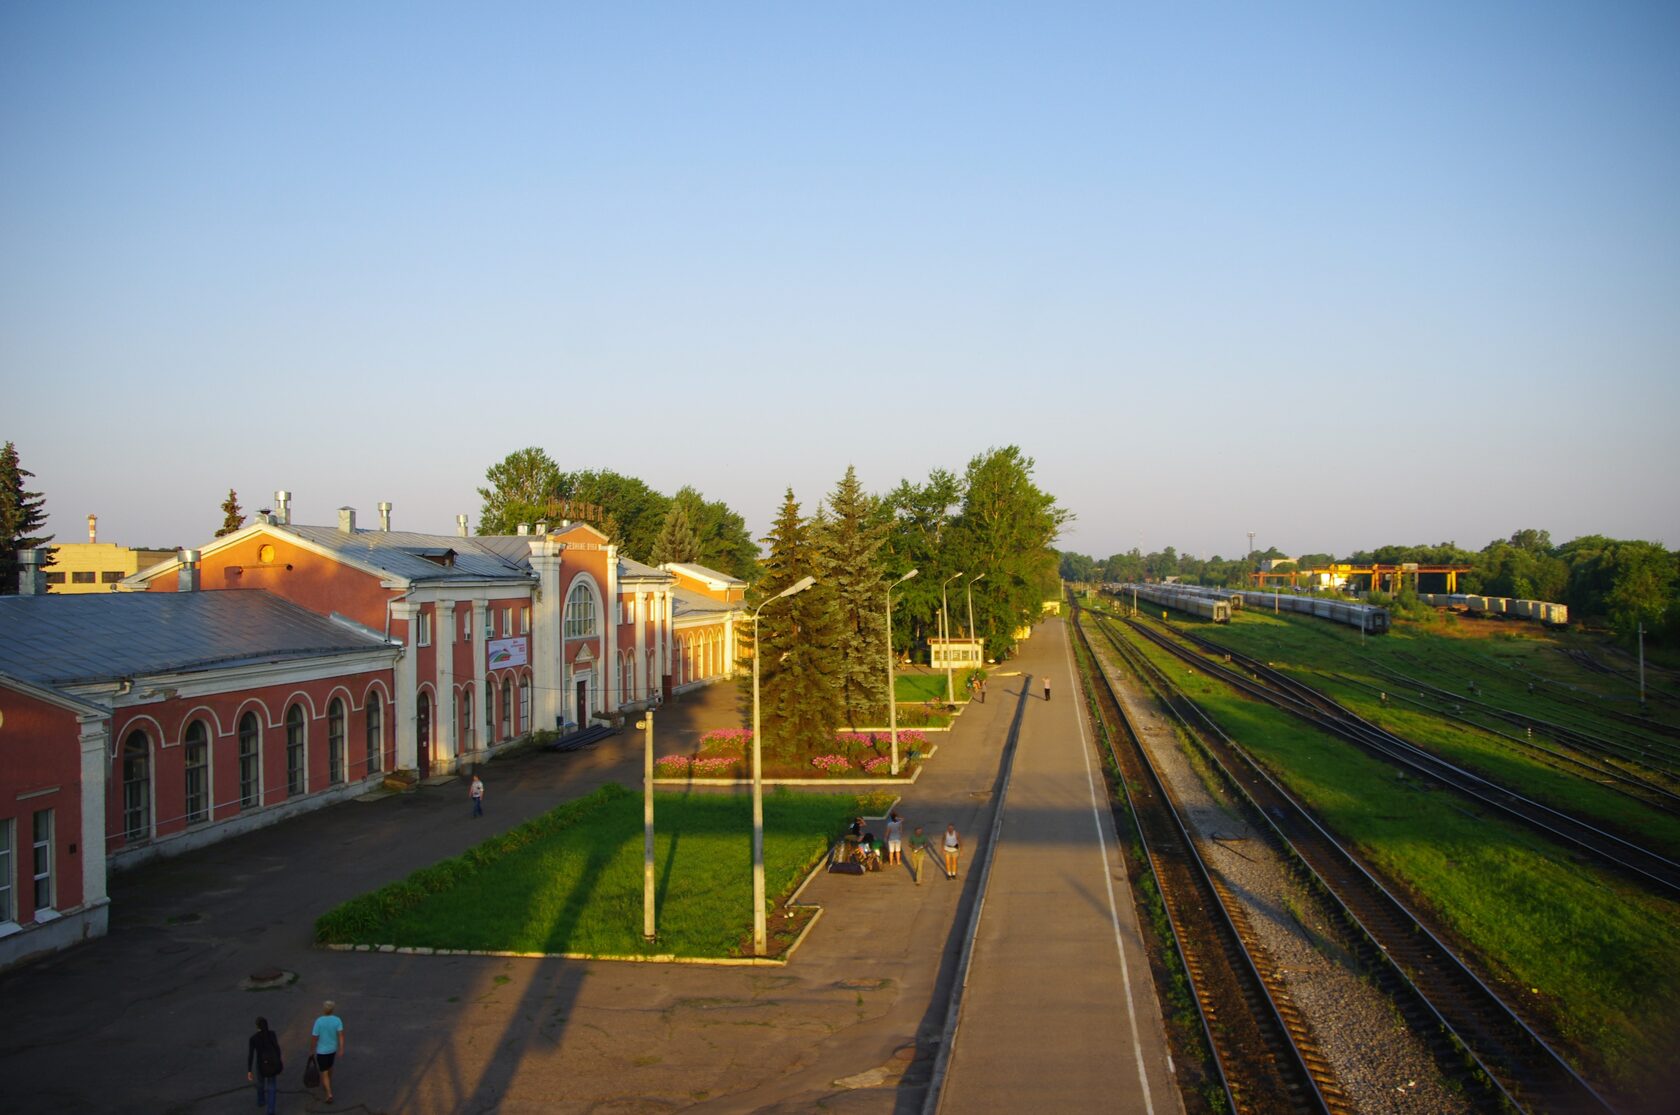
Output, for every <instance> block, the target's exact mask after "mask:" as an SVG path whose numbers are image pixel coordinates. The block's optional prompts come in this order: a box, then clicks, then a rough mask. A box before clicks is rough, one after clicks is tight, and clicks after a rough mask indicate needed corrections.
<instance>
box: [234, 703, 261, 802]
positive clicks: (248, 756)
mask: <svg viewBox="0 0 1680 1115" xmlns="http://www.w3.org/2000/svg"><path fill="white" fill-rule="evenodd" d="M261 801H262V722H261V721H259V720H258V719H257V714H256V713H254V712H248V713H246V714H245V715H244V716H241V717H240V718H239V808H241V809H252V808H255V807H256V806H257V805H258V804H260V803H261Z"/></svg>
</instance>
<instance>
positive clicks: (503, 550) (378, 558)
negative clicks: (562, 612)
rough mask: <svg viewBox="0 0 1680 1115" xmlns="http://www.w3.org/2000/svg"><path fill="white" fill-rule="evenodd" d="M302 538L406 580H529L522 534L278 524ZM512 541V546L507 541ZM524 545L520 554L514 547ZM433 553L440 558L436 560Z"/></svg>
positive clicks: (528, 555)
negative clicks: (472, 534) (468, 534)
mask: <svg viewBox="0 0 1680 1115" xmlns="http://www.w3.org/2000/svg"><path fill="white" fill-rule="evenodd" d="M279 529H280V530H282V531H290V532H291V533H292V534H295V535H297V536H298V537H299V538H302V539H304V540H305V541H308V542H312V543H314V544H315V545H317V546H319V547H321V548H322V549H323V550H327V551H330V552H331V553H334V554H337V555H339V556H340V557H343V558H344V559H345V560H346V561H351V562H355V563H357V564H360V565H363V566H371V567H372V568H375V569H379V570H381V571H383V572H385V573H388V574H391V575H392V576H396V577H403V578H406V579H407V580H411V581H482V580H529V579H530V578H531V560H530V559H531V554H530V549H529V547H528V546H526V545H524V544H526V543H529V542H530V541H531V539H530V538H527V537H510V536H503V537H494V536H491V537H484V536H478V537H471V538H464V537H462V536H461V535H458V534H416V533H414V532H412V531H406V530H361V529H358V530H356V531H355V532H354V533H347V532H345V531H342V530H339V529H338V528H337V527H313V526H283V527H280V528H279ZM512 542H517V543H519V544H520V545H519V546H514V545H510V544H509V543H512ZM519 549H524V550H525V552H524V554H523V555H520V554H519V553H518V550H519ZM438 559H442V560H441V561H440V560H438Z"/></svg>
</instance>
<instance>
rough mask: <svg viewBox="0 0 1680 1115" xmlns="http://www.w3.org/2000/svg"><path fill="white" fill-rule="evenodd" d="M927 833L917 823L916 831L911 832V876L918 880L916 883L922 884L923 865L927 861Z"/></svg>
mask: <svg viewBox="0 0 1680 1115" xmlns="http://www.w3.org/2000/svg"><path fill="white" fill-rule="evenodd" d="M927 846H928V839H927V833H925V832H923V831H922V826H921V825H917V826H916V831H915V832H913V833H911V834H910V877H911V878H913V879H915V880H916V885H917V886H921V885H922V865H923V864H925V863H926V862H927Z"/></svg>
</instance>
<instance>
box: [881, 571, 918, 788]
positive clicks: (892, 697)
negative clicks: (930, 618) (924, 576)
mask: <svg viewBox="0 0 1680 1115" xmlns="http://www.w3.org/2000/svg"><path fill="white" fill-rule="evenodd" d="M916 573H917V570H914V569H912V570H910V572H908V573H906V574H905V575H904V576H902V577H900V578H899V579H898V580H896V581H894V582H893V583H892V584H890V585H888V586H887V720H888V723H889V724H890V725H891V727H890V728H889V729H888V730H889V731H890V732H891V733H892V773H893V777H894V778H897V777H898V694H897V692H895V688H896V686H897V679H896V678H895V676H894V674H893V648H892V590H893V589H895V588H897V587H898V586H899V585H902V584H903V583H904V582H905V581H908V580H909V579H910V578H911V577H914V576H915V575H916Z"/></svg>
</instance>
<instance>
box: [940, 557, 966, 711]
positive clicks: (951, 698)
mask: <svg viewBox="0 0 1680 1115" xmlns="http://www.w3.org/2000/svg"><path fill="white" fill-rule="evenodd" d="M961 576H962V574H961V573H953V574H951V575H950V576H949V577H946V578H945V581H944V583H943V584H941V585H940V586H939V628H940V632H941V634H942V636H943V639H944V643H945V703H946V704H948V705H954V704H956V703H957V693H956V690H955V688H953V687H952V685H951V615H950V612H949V610H948V609H947V608H946V607H945V585H948V584H950V583H951V582H952V581H954V580H956V579H957V578H958V577H961Z"/></svg>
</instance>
